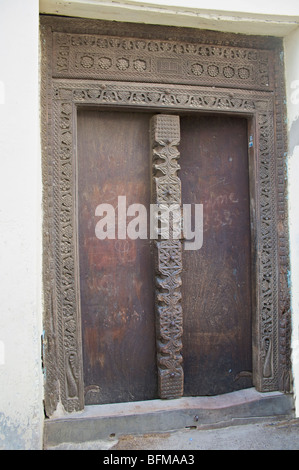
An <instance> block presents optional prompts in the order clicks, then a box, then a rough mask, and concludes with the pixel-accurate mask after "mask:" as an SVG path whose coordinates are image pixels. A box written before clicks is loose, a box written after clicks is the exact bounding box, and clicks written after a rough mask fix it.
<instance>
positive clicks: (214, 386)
mask: <svg viewBox="0 0 299 470" xmlns="http://www.w3.org/2000/svg"><path fill="white" fill-rule="evenodd" d="M152 116H153V115H152V114H150V113H139V112H138V113H136V112H113V111H103V110H90V109H87V110H86V109H84V110H79V111H78V117H77V122H78V225H79V226H78V231H79V260H80V295H81V312H82V313H81V315H82V342H83V366H84V367H83V370H84V386H85V403H86V404H97V403H111V402H122V401H138V400H148V399H154V398H159V397H162V398H174V397H179V396H182V395H186V396H190V395H215V394H219V393H225V392H230V391H233V390H236V389H240V388H246V387H249V386H251V385H252V383H251V370H252V366H251V362H252V358H251V289H250V282H251V281H250V217H249V187H248V184H249V182H248V180H249V179H248V159H247V121H246V119H241V118H237V117H227V116H222V117H221V116H217V117H216V116H200V115H196V116H194V115H181V116H179V115H176V116H174V115H163V114H162V115H157V116H155V117H152ZM150 128H151V135H150V132H149V131H150ZM150 137H151V138H150ZM150 148H151V159H150V158H149V150H150ZM178 159H179V164H178ZM151 167H153V171H154V172H153V175H151V171H152V170H151ZM151 180H152V181H151ZM151 188H152V189H151ZM151 193H152V194H151ZM119 196H121V198H119ZM151 202H152V203H155V204H162V205H163V204H173V203H177V204H179V206H180V207H182V206H183V205H184V204H191V205H193V206H195V204H203V213H204V225H203V237H204V238H203V245H202V247H201V248H200V249H195V250H184V240H183V239H182V237H178V239H175V240H174V239H167V240H163V239H161V237H158V240H155V241H153V240H150V233H149V231H148V232H147V236H146V237H144V239H140V238H138V239H136V240H132V239H130V238H129V237H128V234H127V232H126V227H122V230H125V231H122V232H121V230H120V225H121V224H122V223H123V222H124V221H122V220H121V219H120V217H121V210H120V209H121V207H120V205H121V204H125V205H126V208H127V207H129V206H130V205H131V204H135V203H138V204H142V205H143V206H144V207H145V208H146V209H147V210H148V214H149V213H150V211H149V207H150V203H151ZM100 204H110V205H111V206H112V207H113V208H115V213H114V220H115V222H116V225H115V238H114V239H108V238H106V239H102V240H99V239H98V238H97V237H96V236H95V227H96V224H97V222H98V220H99V217H98V216H97V211H96V208H97V207H98V205H100ZM107 210H108V209H107ZM98 215H100V213H99V212H98ZM101 215H102V216H103V215H105V214H104V212H103V211H102V212H101ZM130 215H131V216H133V215H135V214H133V213H131V214H130ZM130 220H132V217H131V219H130V217H127V220H126V221H125V223H126V224H128V223H129V221H130Z"/></svg>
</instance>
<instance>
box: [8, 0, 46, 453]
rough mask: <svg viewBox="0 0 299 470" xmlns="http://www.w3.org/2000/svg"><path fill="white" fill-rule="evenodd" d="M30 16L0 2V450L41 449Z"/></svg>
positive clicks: (17, 2)
mask: <svg viewBox="0 0 299 470" xmlns="http://www.w3.org/2000/svg"><path fill="white" fill-rule="evenodd" d="M38 14H39V5H38V0H26V1H24V0H13V1H12V0H1V2H0V201H1V204H0V384H1V386H0V387H1V388H0V449H39V448H41V445H42V424H43V409H42V374H41V362H40V343H41V340H40V335H41V318H42V309H41V170H40V153H41V152H40V125H39V68H38V67H39V64H38V61H39V57H38V44H39V39H38V38H39V36H38V34H39V32H38V27H39V22H38Z"/></svg>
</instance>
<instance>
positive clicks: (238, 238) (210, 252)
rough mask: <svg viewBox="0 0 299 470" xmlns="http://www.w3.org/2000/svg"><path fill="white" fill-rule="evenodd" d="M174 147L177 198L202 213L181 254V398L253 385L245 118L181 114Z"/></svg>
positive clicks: (212, 393) (213, 393)
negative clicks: (196, 233)
mask: <svg viewBox="0 0 299 470" xmlns="http://www.w3.org/2000/svg"><path fill="white" fill-rule="evenodd" d="M180 152H181V159H180V165H181V168H182V169H181V171H180V174H179V175H180V178H181V180H182V199H183V201H182V202H183V203H184V204H186V203H189V204H190V203H193V204H195V203H201V204H203V214H204V225H203V230H204V232H203V246H202V248H201V249H200V250H198V251H183V273H182V282H183V284H182V305H183V312H184V313H183V317H184V333H183V360H184V374H185V395H186V396H190V395H215V394H218V393H225V392H230V391H233V390H237V389H240V388H246V387H249V386H252V383H251V378H250V377H249V378H248V377H246V376H247V375H249V374H248V372H250V371H251V370H252V364H251V362H252V358H251V349H252V346H251V289H250V285H251V279H250V243H251V242H250V215H249V188H248V159H247V121H246V119H241V118H236V117H228V116H225V117H221V116H218V117H214V116H201V117H194V116H185V117H181V145H180ZM244 376H245V377H244Z"/></svg>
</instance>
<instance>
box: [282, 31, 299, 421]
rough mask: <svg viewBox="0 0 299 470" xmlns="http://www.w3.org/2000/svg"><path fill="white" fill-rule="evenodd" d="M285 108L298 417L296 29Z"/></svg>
mask: <svg viewBox="0 0 299 470" xmlns="http://www.w3.org/2000/svg"><path fill="white" fill-rule="evenodd" d="M284 42H285V64H286V91H287V108H288V134H289V157H288V182H289V186H288V190H289V195H288V203H289V231H290V261H291V274H290V283H291V301H292V327H293V328H292V361H293V380H294V393H295V399H296V400H295V403H296V414H297V416H298V417H299V182H298V180H299V28H298V29H297V30H296V31H294V32H293V33H291V34H290V35H289V36H287V37H286V39H285V41H284Z"/></svg>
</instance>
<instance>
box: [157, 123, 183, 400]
mask: <svg viewBox="0 0 299 470" xmlns="http://www.w3.org/2000/svg"><path fill="white" fill-rule="evenodd" d="M151 139H152V168H153V175H152V203H153V205H155V209H156V212H155V215H154V217H155V216H156V222H157V225H158V230H157V232H156V237H155V238H156V240H155V241H154V246H155V250H154V251H155V270H156V272H155V276H156V277H155V280H156V301H155V306H156V337H157V363H158V386H159V397H160V398H178V397H181V396H182V395H183V388H184V373H183V367H182V360H183V359H182V355H181V350H182V333H183V315H182V306H181V289H180V288H181V283H182V281H181V277H180V274H181V271H182V242H181V181H180V178H179V177H178V176H177V172H178V170H179V169H180V166H179V164H178V162H177V160H178V158H179V156H180V154H179V151H178V148H177V147H178V145H179V142H180V121H179V116H174V115H166V114H159V115H156V116H154V117H153V118H152V120H151ZM152 221H153V218H152ZM165 229H166V231H165Z"/></svg>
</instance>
